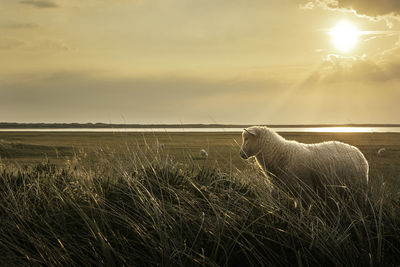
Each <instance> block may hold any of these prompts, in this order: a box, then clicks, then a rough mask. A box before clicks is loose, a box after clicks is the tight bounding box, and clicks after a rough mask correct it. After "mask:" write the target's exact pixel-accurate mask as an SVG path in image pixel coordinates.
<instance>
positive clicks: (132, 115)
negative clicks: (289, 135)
mask: <svg viewBox="0 0 400 267" xmlns="http://www.w3.org/2000/svg"><path fill="white" fill-rule="evenodd" d="M341 25H342V26H341ZM343 25H344V26H343ZM399 35H400V1H398V0H382V1H369V0H312V1H310V0H252V1H245V0H168V1H165V0H113V1H108V0H0V121H3V122H49V123H51V122H81V123H85V122H105V123H161V124H166V123H182V124H185V123H236V124H307V123H400V116H399V114H400V38H399Z"/></svg>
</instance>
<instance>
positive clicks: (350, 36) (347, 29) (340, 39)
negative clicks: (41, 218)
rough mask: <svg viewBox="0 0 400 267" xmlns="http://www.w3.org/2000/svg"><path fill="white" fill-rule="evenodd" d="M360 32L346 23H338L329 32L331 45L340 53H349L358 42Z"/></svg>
mask: <svg viewBox="0 0 400 267" xmlns="http://www.w3.org/2000/svg"><path fill="white" fill-rule="evenodd" d="M360 34H361V32H360V31H359V30H358V29H357V28H356V27H355V26H354V25H353V24H351V23H349V22H347V21H345V20H344V21H341V22H339V23H338V24H337V25H336V26H335V27H333V28H332V29H331V30H330V31H329V35H330V36H331V38H332V41H333V44H334V45H335V47H336V49H338V50H339V51H340V52H342V53H347V52H349V51H351V50H352V49H353V48H354V47H355V46H356V45H357V42H358V37H359V36H360Z"/></svg>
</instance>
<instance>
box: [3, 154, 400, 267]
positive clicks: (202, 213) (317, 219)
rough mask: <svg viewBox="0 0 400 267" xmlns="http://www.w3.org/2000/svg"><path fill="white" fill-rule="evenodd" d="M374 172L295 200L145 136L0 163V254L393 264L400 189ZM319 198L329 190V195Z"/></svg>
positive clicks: (163, 261) (120, 261)
mask: <svg viewBox="0 0 400 267" xmlns="http://www.w3.org/2000/svg"><path fill="white" fill-rule="evenodd" d="M378 178H379V177H376V179H371V180H373V181H375V182H374V183H373V184H371V190H370V192H369V193H368V196H367V197H366V198H363V199H362V200H360V199H359V198H358V197H356V196H355V195H352V193H349V194H347V195H345V196H343V195H342V194H337V192H335V191H331V195H328V196H326V198H324V200H322V199H319V196H317V195H313V196H312V197H313V199H314V200H315V201H314V202H313V203H312V204H311V205H308V204H302V201H301V200H299V199H296V197H294V196H293V195H291V194H290V192H288V191H287V190H286V189H285V188H283V187H282V186H275V187H274V188H273V190H271V185H270V184H269V182H268V180H267V179H265V177H264V176H262V174H260V173H259V172H258V171H257V169H256V168H254V169H250V170H247V171H243V170H238V169H235V168H234V167H231V168H230V170H225V169H224V170H222V169H221V168H219V167H218V165H217V164H201V163H199V161H193V160H191V158H190V157H187V159H186V160H184V161H180V162H176V161H174V160H173V159H171V158H170V157H169V156H168V154H163V153H158V152H156V151H151V150H150V151H149V150H148V149H145V148H138V149H126V151H125V153H120V152H119V153H115V152H113V151H112V150H107V151H104V150H99V151H98V152H97V156H96V160H95V161H94V160H93V158H91V157H86V155H85V154H84V153H83V154H80V155H77V156H75V157H74V158H73V159H72V160H71V161H68V162H66V164H65V166H64V167H59V166H56V165H53V164H51V163H50V162H43V163H41V164H36V165H32V166H28V167H21V166H11V165H9V164H7V165H4V164H2V165H1V164H0V262H2V263H9V264H11V265H41V264H44V265H76V266H78V265H79V266H81V265H107V266H113V265H127V266H131V265H136V266H154V265H157V266H196V265H203V266H289V265H290V266H316V265H325V266H379V265H381V266H390V265H398V264H399V263H400V196H399V194H398V193H396V192H395V191H394V192H393V191H392V190H389V187H388V186H387V185H386V184H385V183H384V182H383V180H382V179H381V178H379V179H378ZM327 199H329V200H332V201H326V200H327Z"/></svg>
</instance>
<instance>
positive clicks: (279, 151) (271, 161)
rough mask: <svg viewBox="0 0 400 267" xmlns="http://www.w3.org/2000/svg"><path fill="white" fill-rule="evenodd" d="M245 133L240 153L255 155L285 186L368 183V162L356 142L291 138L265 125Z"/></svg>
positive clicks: (270, 175) (262, 166) (313, 188)
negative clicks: (352, 143) (298, 140)
mask: <svg viewBox="0 0 400 267" xmlns="http://www.w3.org/2000/svg"><path fill="white" fill-rule="evenodd" d="M242 137H243V144H242V147H241V149H240V156H241V157H242V158H243V159H247V158H249V157H252V156H255V157H256V160H257V163H258V165H259V166H260V167H261V168H262V169H263V171H264V172H265V174H267V176H269V177H271V179H272V180H275V181H278V182H280V183H281V184H283V185H285V186H292V187H293V188H298V186H299V185H300V186H302V187H304V185H306V186H307V188H310V189H312V190H316V191H322V190H320V189H322V188H324V185H325V188H326V185H328V186H335V185H338V186H350V185H354V184H356V185H358V186H365V185H367V184H368V170H369V166H368V162H367V160H366V159H365V157H364V155H363V154H362V153H361V151H360V150H359V149H358V148H356V147H354V146H351V145H348V144H345V143H341V142H337V141H329V142H323V143H318V144H303V143H299V142H297V141H289V140H286V139H285V138H283V137H282V136H280V135H279V134H277V133H276V132H275V131H273V130H271V129H269V128H267V127H261V126H253V127H250V128H247V129H245V130H244V131H243V133H242ZM338 182H339V183H338ZM354 182H356V183H354Z"/></svg>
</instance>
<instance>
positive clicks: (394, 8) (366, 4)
mask: <svg viewBox="0 0 400 267" xmlns="http://www.w3.org/2000/svg"><path fill="white" fill-rule="evenodd" d="M315 6H319V7H322V8H325V9H333V10H337V9H342V10H349V11H351V10H353V11H354V12H356V13H357V14H359V15H365V16H369V17H380V16H387V15H394V16H399V15H400V1H399V0H381V1H371V0H311V1H305V2H304V1H303V3H302V4H301V5H300V8H302V9H313V8H314V7H315Z"/></svg>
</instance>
